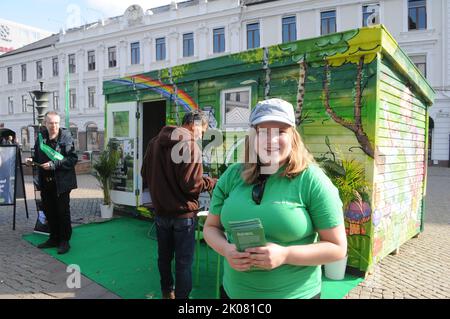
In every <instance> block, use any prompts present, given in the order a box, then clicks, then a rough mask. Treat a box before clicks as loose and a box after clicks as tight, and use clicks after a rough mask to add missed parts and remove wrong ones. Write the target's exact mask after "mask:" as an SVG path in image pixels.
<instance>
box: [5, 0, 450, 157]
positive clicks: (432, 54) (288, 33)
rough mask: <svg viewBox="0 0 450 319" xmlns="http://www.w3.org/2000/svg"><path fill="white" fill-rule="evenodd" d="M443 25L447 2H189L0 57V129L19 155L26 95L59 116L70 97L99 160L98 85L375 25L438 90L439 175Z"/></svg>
mask: <svg viewBox="0 0 450 319" xmlns="http://www.w3.org/2000/svg"><path fill="white" fill-rule="evenodd" d="M449 20H450V4H449V3H448V1H446V0H371V1H356V0H314V1H312V0H276V1H273V0H272V1H270V0H191V1H186V2H182V3H178V4H176V3H172V4H170V5H167V6H163V7H158V8H153V9H149V10H147V11H144V10H143V9H142V8H140V7H138V6H131V7H130V8H128V9H127V11H126V12H125V13H124V15H122V16H119V17H115V18H111V19H107V20H105V21H99V22H97V23H92V24H89V25H85V26H82V27H80V28H77V29H72V30H67V31H66V32H61V33H60V34H58V35H55V36H53V37H50V38H47V39H44V40H41V41H39V42H37V43H34V44H32V45H31V46H29V47H28V49H27V48H26V47H25V48H22V50H16V51H13V52H10V53H8V54H6V55H4V56H2V57H0V125H1V124H2V123H3V125H4V126H5V127H9V128H11V129H13V130H15V131H16V132H20V134H18V135H19V136H22V138H21V140H22V144H23V145H24V146H25V145H29V144H30V141H29V137H28V136H29V132H27V126H28V125H29V124H31V123H32V108H31V107H30V106H28V104H30V98H29V96H28V91H31V90H33V89H37V88H39V83H38V82H39V81H43V82H44V89H45V90H47V91H50V92H52V94H51V96H52V98H51V101H50V108H51V109H55V110H58V111H60V112H61V113H62V114H64V110H65V100H66V95H67V96H68V98H67V100H68V101H69V109H70V122H71V124H70V125H71V129H72V131H73V133H75V136H77V143H78V147H79V148H80V150H97V149H99V148H101V147H102V145H101V144H102V134H103V133H102V131H103V128H104V114H103V110H104V97H103V96H102V83H103V81H105V80H111V79H114V78H119V77H124V76H126V75H131V74H138V73H143V72H148V71H151V70H157V69H161V68H164V67H170V66H175V65H179V64H183V63H188V62H193V61H196V60H204V59H208V58H212V57H216V56H219V55H223V54H229V53H235V52H239V51H244V50H247V49H251V48H255V47H265V46H269V45H273V44H277V43H282V42H288V41H293V40H298V39H306V38H311V37H316V36H320V35H323V34H326V33H330V32H339V31H344V30H348V29H354V28H359V27H362V26H365V25H370V24H376V23H382V24H384V25H386V27H387V29H388V30H389V32H391V34H392V35H393V36H394V38H395V39H396V40H397V42H398V43H399V44H400V46H401V47H402V48H403V50H404V51H405V52H406V53H407V54H408V55H409V56H410V58H411V60H412V61H413V62H414V63H415V64H416V66H417V67H418V68H419V69H420V70H421V71H422V72H423V73H424V75H425V76H426V78H427V80H428V81H429V82H430V83H431V85H432V86H433V88H434V89H435V90H436V93H437V95H436V100H435V104H434V106H433V107H431V108H430V128H431V129H430V141H431V143H430V150H429V153H430V164H433V165H443V166H447V165H448V164H449V157H450V154H449V153H450V150H449V142H450V137H449V136H450V63H449V50H450V47H449V43H450V23H449ZM67 79H68V80H69V81H68V82H69V83H70V84H69V85H68V87H66V80H67ZM66 91H67V92H68V94H66ZM31 143H32V142H31Z"/></svg>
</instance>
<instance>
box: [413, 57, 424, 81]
mask: <svg viewBox="0 0 450 319" xmlns="http://www.w3.org/2000/svg"><path fill="white" fill-rule="evenodd" d="M410 59H411V61H412V62H413V63H414V64H415V65H416V67H417V68H418V69H419V71H420V72H421V73H422V75H423V76H424V77H427V56H426V55H413V56H410Z"/></svg>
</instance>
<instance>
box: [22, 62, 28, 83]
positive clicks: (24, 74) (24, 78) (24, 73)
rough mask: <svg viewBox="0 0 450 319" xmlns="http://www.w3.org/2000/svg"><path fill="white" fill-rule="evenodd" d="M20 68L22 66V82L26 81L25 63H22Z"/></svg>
mask: <svg viewBox="0 0 450 319" xmlns="http://www.w3.org/2000/svg"><path fill="white" fill-rule="evenodd" d="M21 68H22V82H26V81H27V65H26V64H22V66H21Z"/></svg>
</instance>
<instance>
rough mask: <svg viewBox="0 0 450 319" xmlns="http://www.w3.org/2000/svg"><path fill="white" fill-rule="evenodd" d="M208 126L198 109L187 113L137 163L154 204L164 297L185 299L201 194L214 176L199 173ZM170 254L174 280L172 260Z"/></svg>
mask: <svg viewBox="0 0 450 319" xmlns="http://www.w3.org/2000/svg"><path fill="white" fill-rule="evenodd" d="M207 127H208V120H207V118H206V116H205V115H204V113H203V112H201V111H194V112H191V113H187V114H186V115H185V116H184V118H183V125H182V126H181V127H176V126H166V127H164V128H163V129H162V130H161V132H160V133H159V134H158V135H157V136H156V137H154V138H153V139H152V140H151V141H150V142H149V144H148V146H147V150H146V153H145V157H144V164H143V166H142V170H141V175H142V178H143V179H145V180H146V181H147V184H148V187H149V190H150V196H151V198H152V203H153V206H154V208H155V215H156V218H155V222H156V233H157V239H158V268H159V273H160V277H161V292H162V296H163V298H165V299H174V298H177V299H187V298H189V294H190V292H191V290H192V261H193V257H194V247H195V224H196V214H197V212H198V210H199V204H198V198H199V195H200V193H201V192H204V191H211V190H212V189H213V188H214V186H215V183H216V180H215V179H211V178H209V177H205V176H203V164H202V160H201V159H202V156H201V150H200V147H199V146H198V145H197V142H196V141H197V140H199V139H201V138H202V136H203V133H204V132H205V131H206V129H207ZM174 254H175V274H176V275H175V283H176V285H174V281H173V277H172V269H171V268H172V267H171V264H172V259H173V257H174Z"/></svg>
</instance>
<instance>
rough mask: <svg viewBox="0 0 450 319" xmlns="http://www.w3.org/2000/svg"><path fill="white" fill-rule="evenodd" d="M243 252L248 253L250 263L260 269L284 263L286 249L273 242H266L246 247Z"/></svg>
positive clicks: (272, 267)
mask: <svg viewBox="0 0 450 319" xmlns="http://www.w3.org/2000/svg"><path fill="white" fill-rule="evenodd" d="M245 252H248V253H250V259H251V260H252V261H253V262H252V265H254V266H256V267H258V268H262V269H274V268H277V267H279V266H281V265H283V264H284V263H285V261H286V257H287V253H288V249H287V247H283V246H280V245H277V244H274V243H267V245H266V246H262V247H253V248H247V249H246V250H245Z"/></svg>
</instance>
